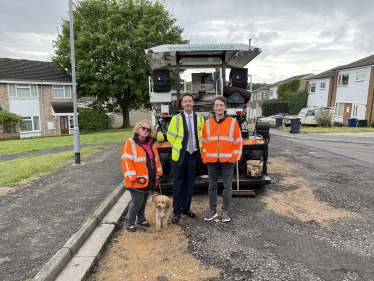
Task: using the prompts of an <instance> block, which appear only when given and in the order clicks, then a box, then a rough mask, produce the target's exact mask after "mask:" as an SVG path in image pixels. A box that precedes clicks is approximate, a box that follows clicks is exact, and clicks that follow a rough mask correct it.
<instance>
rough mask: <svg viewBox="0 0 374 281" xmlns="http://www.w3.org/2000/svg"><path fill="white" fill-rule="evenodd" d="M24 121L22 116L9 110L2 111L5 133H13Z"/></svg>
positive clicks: (2, 123) (0, 115)
mask: <svg viewBox="0 0 374 281" xmlns="http://www.w3.org/2000/svg"><path fill="white" fill-rule="evenodd" d="M24 123H25V122H24V121H23V118H22V116H19V115H17V114H15V113H12V112H9V111H7V110H1V111H0V125H1V126H3V128H4V133H12V132H14V131H15V128H16V126H17V125H20V126H23V125H24Z"/></svg>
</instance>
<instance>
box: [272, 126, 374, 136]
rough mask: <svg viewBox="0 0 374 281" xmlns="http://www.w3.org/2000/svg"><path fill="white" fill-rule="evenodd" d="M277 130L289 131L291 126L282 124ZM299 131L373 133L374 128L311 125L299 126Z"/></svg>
mask: <svg viewBox="0 0 374 281" xmlns="http://www.w3.org/2000/svg"><path fill="white" fill-rule="evenodd" d="M278 130H282V131H289V130H291V127H285V126H284V125H283V126H282V127H280V128H279V129H278ZM300 132H301V133H307V134H325V133H367V132H372V133H374V128H362V127H358V128H354V127H334V126H333V127H327V128H324V127H311V126H302V125H301V126H300Z"/></svg>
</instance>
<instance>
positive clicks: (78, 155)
mask: <svg viewBox="0 0 374 281" xmlns="http://www.w3.org/2000/svg"><path fill="white" fill-rule="evenodd" d="M69 24H70V48H71V74H72V79H73V107H74V153H75V164H80V163H81V147H80V137H79V127H78V112H77V85H76V79H75V53H74V29H73V4H72V0H69Z"/></svg>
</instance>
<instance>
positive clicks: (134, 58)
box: [52, 0, 188, 127]
mask: <svg viewBox="0 0 374 281" xmlns="http://www.w3.org/2000/svg"><path fill="white" fill-rule="evenodd" d="M73 19H74V41H75V44H74V45H75V61H76V78H77V81H78V83H77V92H78V96H80V97H81V96H97V98H98V100H97V102H96V103H97V104H98V105H101V106H103V105H105V106H106V107H107V109H108V111H112V112H116V113H122V114H123V125H122V127H128V126H130V120H129V111H130V110H131V109H140V108H150V103H149V93H148V77H149V76H151V69H150V66H149V64H148V60H147V57H146V54H145V52H144V50H145V49H149V48H152V47H154V46H158V45H162V44H186V43H188V41H187V40H183V39H182V32H183V29H182V28H181V27H179V26H177V25H176V24H175V23H176V19H175V18H174V17H173V15H172V14H171V12H170V11H169V10H167V8H166V4H165V2H159V1H156V2H155V3H152V2H151V1H148V0H81V1H77V2H76V3H75V5H74V11H73ZM53 46H54V48H55V51H54V53H55V54H54V56H52V61H53V62H55V63H56V64H57V65H58V66H59V68H61V69H65V70H67V71H68V73H69V74H70V73H71V61H70V58H71V56H70V27H69V21H68V19H63V21H62V31H61V34H60V33H59V34H58V37H57V39H56V40H54V41H53Z"/></svg>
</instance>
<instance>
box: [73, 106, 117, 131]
mask: <svg viewBox="0 0 374 281" xmlns="http://www.w3.org/2000/svg"><path fill="white" fill-rule="evenodd" d="M105 113H106V112H105V110H102V109H101V110H100V109H94V110H82V111H81V110H80V111H79V117H78V123H79V130H80V131H81V132H82V133H90V132H100V131H107V130H110V129H112V122H111V120H110V118H109V116H108V115H106V114H105Z"/></svg>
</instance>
